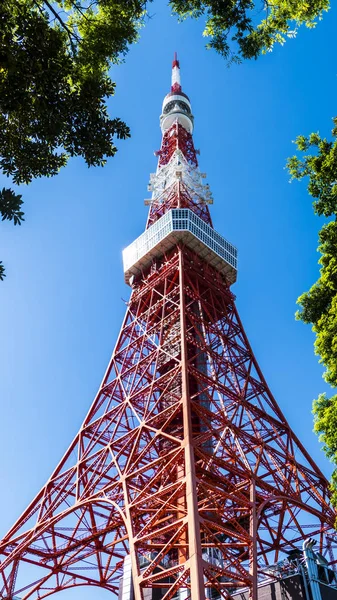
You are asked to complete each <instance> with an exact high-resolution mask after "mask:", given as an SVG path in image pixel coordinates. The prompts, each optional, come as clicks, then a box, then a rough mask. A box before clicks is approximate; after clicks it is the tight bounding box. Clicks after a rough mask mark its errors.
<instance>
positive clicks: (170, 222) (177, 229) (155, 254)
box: [123, 208, 237, 285]
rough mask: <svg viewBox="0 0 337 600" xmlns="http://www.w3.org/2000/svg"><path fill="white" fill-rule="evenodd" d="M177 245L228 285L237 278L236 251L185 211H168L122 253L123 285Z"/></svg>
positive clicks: (199, 220) (197, 218)
mask: <svg viewBox="0 0 337 600" xmlns="http://www.w3.org/2000/svg"><path fill="white" fill-rule="evenodd" d="M177 242H183V243H184V244H185V245H186V246H187V247H189V248H191V249H192V250H194V252H196V253H197V254H198V256H200V257H201V258H203V259H204V260H205V261H206V262H208V263H209V264H210V265H212V266H213V267H214V268H215V269H217V270H218V271H219V272H220V273H222V274H223V275H224V276H225V277H226V279H227V281H228V282H229V283H234V282H235V281H236V276H237V249H236V248H235V246H233V245H232V244H230V243H229V242H228V241H227V240H225V238H224V237H222V235H220V234H219V233H217V232H216V231H215V230H214V229H212V227H210V226H209V225H208V224H207V223H205V221H203V220H202V219H200V217H198V215H196V214H195V213H194V212H193V211H192V210H190V209H188V208H172V209H171V210H169V211H167V212H166V213H165V214H164V215H163V216H162V217H161V218H160V219H158V221H156V222H155V223H154V224H153V225H151V227H149V228H148V229H147V230H146V231H144V233H142V235H140V236H139V237H138V238H137V239H136V240H135V241H134V242H132V244H130V245H129V246H127V248H125V250H123V264H124V275H125V282H126V283H127V284H129V285H130V278H131V277H132V276H133V275H135V276H136V275H138V274H139V273H141V272H142V271H143V270H145V269H147V268H148V267H149V266H150V265H151V263H152V261H153V260H154V259H156V258H160V257H162V256H163V254H164V252H167V251H168V250H170V249H171V248H173V247H174V246H175V245H176V244H177Z"/></svg>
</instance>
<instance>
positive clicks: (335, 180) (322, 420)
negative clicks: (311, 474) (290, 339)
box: [287, 118, 337, 506]
mask: <svg viewBox="0 0 337 600" xmlns="http://www.w3.org/2000/svg"><path fill="white" fill-rule="evenodd" d="M334 125H335V126H334V128H333V130H332V139H331V140H327V139H324V138H321V136H320V135H319V134H318V133H312V134H311V135H310V136H309V137H305V136H299V137H298V138H297V140H296V145H297V149H298V151H299V152H301V153H302V152H306V153H307V152H308V153H307V154H305V155H300V156H293V157H292V158H289V159H288V164H287V166H288V169H289V172H290V174H291V177H292V178H293V179H299V180H300V179H303V178H304V177H308V178H309V184H308V192H309V194H310V195H311V196H312V197H313V198H314V202H313V207H314V212H315V214H317V215H319V216H324V217H326V219H328V221H327V222H325V223H324V225H323V227H322V229H321V231H320V232H319V246H318V251H319V252H320V253H321V257H320V259H319V264H320V265H321V269H320V276H319V278H318V280H317V281H316V283H314V285H313V286H312V287H311V288H310V290H309V291H308V292H305V293H304V294H302V295H301V296H300V297H299V299H298V304H299V305H300V307H301V309H300V311H298V312H297V313H296V317H297V318H298V319H300V320H302V321H303V322H304V323H310V324H311V325H312V329H313V331H314V332H315V334H316V340H315V352H316V354H317V355H318V356H319V357H320V358H319V360H320V362H321V363H322V364H323V365H324V366H325V368H326V370H325V373H324V378H325V380H326V381H327V382H328V383H329V384H330V385H331V386H332V387H337V220H336V219H337V137H336V136H337V118H335V119H334ZM313 413H314V430H315V432H316V433H317V434H318V435H319V439H320V441H322V442H323V444H324V451H325V453H326V455H327V457H328V458H329V459H330V460H331V461H332V463H333V464H335V465H336V466H337V394H336V395H334V396H332V397H331V398H327V396H326V394H320V396H319V397H318V399H317V400H315V401H314V405H313ZM332 488H333V493H334V495H333V502H334V505H335V506H337V468H336V469H335V471H334V473H333V476H332Z"/></svg>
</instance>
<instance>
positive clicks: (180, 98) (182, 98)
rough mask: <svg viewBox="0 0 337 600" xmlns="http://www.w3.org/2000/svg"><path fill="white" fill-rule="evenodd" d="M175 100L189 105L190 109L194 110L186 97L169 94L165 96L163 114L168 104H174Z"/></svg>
mask: <svg viewBox="0 0 337 600" xmlns="http://www.w3.org/2000/svg"><path fill="white" fill-rule="evenodd" d="M173 100H181V102H185V104H187V106H188V107H189V109H190V110H192V106H191V103H190V101H189V99H188V98H186V96H183V95H182V94H172V93H171V94H167V96H165V98H164V101H163V106H162V112H164V109H165V106H166V104H168V103H169V102H172V101H173Z"/></svg>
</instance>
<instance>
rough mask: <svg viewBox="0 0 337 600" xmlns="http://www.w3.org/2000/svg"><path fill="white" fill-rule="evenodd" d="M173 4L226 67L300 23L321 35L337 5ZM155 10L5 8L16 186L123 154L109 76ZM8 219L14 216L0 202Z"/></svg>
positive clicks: (80, 3) (5, 110) (265, 0)
mask: <svg viewBox="0 0 337 600" xmlns="http://www.w3.org/2000/svg"><path fill="white" fill-rule="evenodd" d="M162 1H164V0H162ZM165 2H167V3H168V4H169V6H170V7H171V9H172V11H173V13H174V14H175V15H176V16H178V18H179V19H180V20H183V19H186V18H187V17H192V18H204V19H205V21H206V26H205V31H204V35H205V36H207V37H208V38H209V40H210V41H209V43H208V47H210V48H214V49H215V50H216V51H217V52H219V53H220V54H221V55H222V56H223V57H225V59H226V60H227V61H228V62H231V61H236V62H238V61H240V60H242V59H245V58H257V57H258V55H259V54H260V53H262V52H266V51H268V50H271V49H272V48H273V45H274V44H275V43H281V44H282V43H284V41H285V39H286V38H287V37H293V36H294V35H295V34H296V31H297V28H298V26H299V25H301V24H305V25H306V26H307V27H313V26H314V25H315V23H316V21H317V19H320V18H321V17H322V14H323V12H324V11H326V10H327V9H328V8H329V0H306V1H305V2H303V1H302V0H277V2H276V1H275V0H235V1H233V0H165ZM150 4H151V0H1V2H0V98H1V104H0V169H1V170H2V172H3V173H4V174H5V175H7V176H8V177H9V178H11V180H12V182H13V183H14V184H16V185H20V184H25V183H30V182H31V181H32V179H33V178H36V177H41V176H46V177H51V176H54V175H56V174H57V173H58V171H59V170H60V168H61V167H64V166H65V165H66V164H67V162H68V160H69V157H72V156H81V157H83V158H84V160H85V161H86V163H87V165H88V166H89V167H90V166H97V165H104V164H105V162H106V159H107V158H108V157H111V156H114V154H115V152H116V145H115V140H116V138H117V139H118V138H120V139H124V138H126V137H128V136H129V135H130V132H129V129H128V127H127V125H126V124H125V123H124V122H122V121H121V120H120V119H119V118H110V116H109V114H108V111H107V99H109V98H110V97H111V96H113V94H114V92H115V84H114V82H113V81H112V80H111V79H110V77H109V73H108V71H109V67H110V65H111V64H117V63H118V62H119V61H120V60H122V59H123V57H124V56H125V54H126V52H127V49H128V47H129V45H130V44H132V43H133V42H135V41H136V40H137V37H138V31H139V28H140V26H141V25H142V24H143V22H144V19H145V16H146V14H147V11H148V10H149V6H150ZM257 11H260V12H261V11H262V12H261V14H262V18H260V14H259V15H258V16H257ZM12 194H13V195H14V196H15V192H12ZM14 196H13V198H14ZM19 201H20V202H21V196H19V195H17V200H16V202H19ZM20 206H21V204H20ZM0 213H1V214H2V215H3V214H7V213H6V201H5V200H4V199H3V197H2V196H0ZM13 214H14V213H13ZM7 218H9V219H11V217H10V216H9V217H7V216H6V219H7ZM13 218H14V217H13ZM15 222H16V223H17V222H18V221H15V220H14V223H15ZM3 276H4V270H3V267H1V270H0V278H3Z"/></svg>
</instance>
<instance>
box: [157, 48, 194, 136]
mask: <svg viewBox="0 0 337 600" xmlns="http://www.w3.org/2000/svg"><path fill="white" fill-rule="evenodd" d="M176 121H177V122H178V123H180V125H182V126H183V127H184V128H185V129H186V131H188V132H189V133H192V131H193V116H192V107H191V103H190V100H189V97H188V96H187V95H186V94H185V93H184V92H183V91H182V89H181V81H180V64H179V60H178V57H177V53H176V52H175V53H174V57H173V62H172V79H171V90H170V91H169V93H168V94H166V96H165V98H164V102H163V106H162V114H161V116H160V126H161V129H162V132H163V133H164V132H165V131H166V130H167V129H169V128H170V127H171V126H172V124H173V123H174V122H176Z"/></svg>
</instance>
